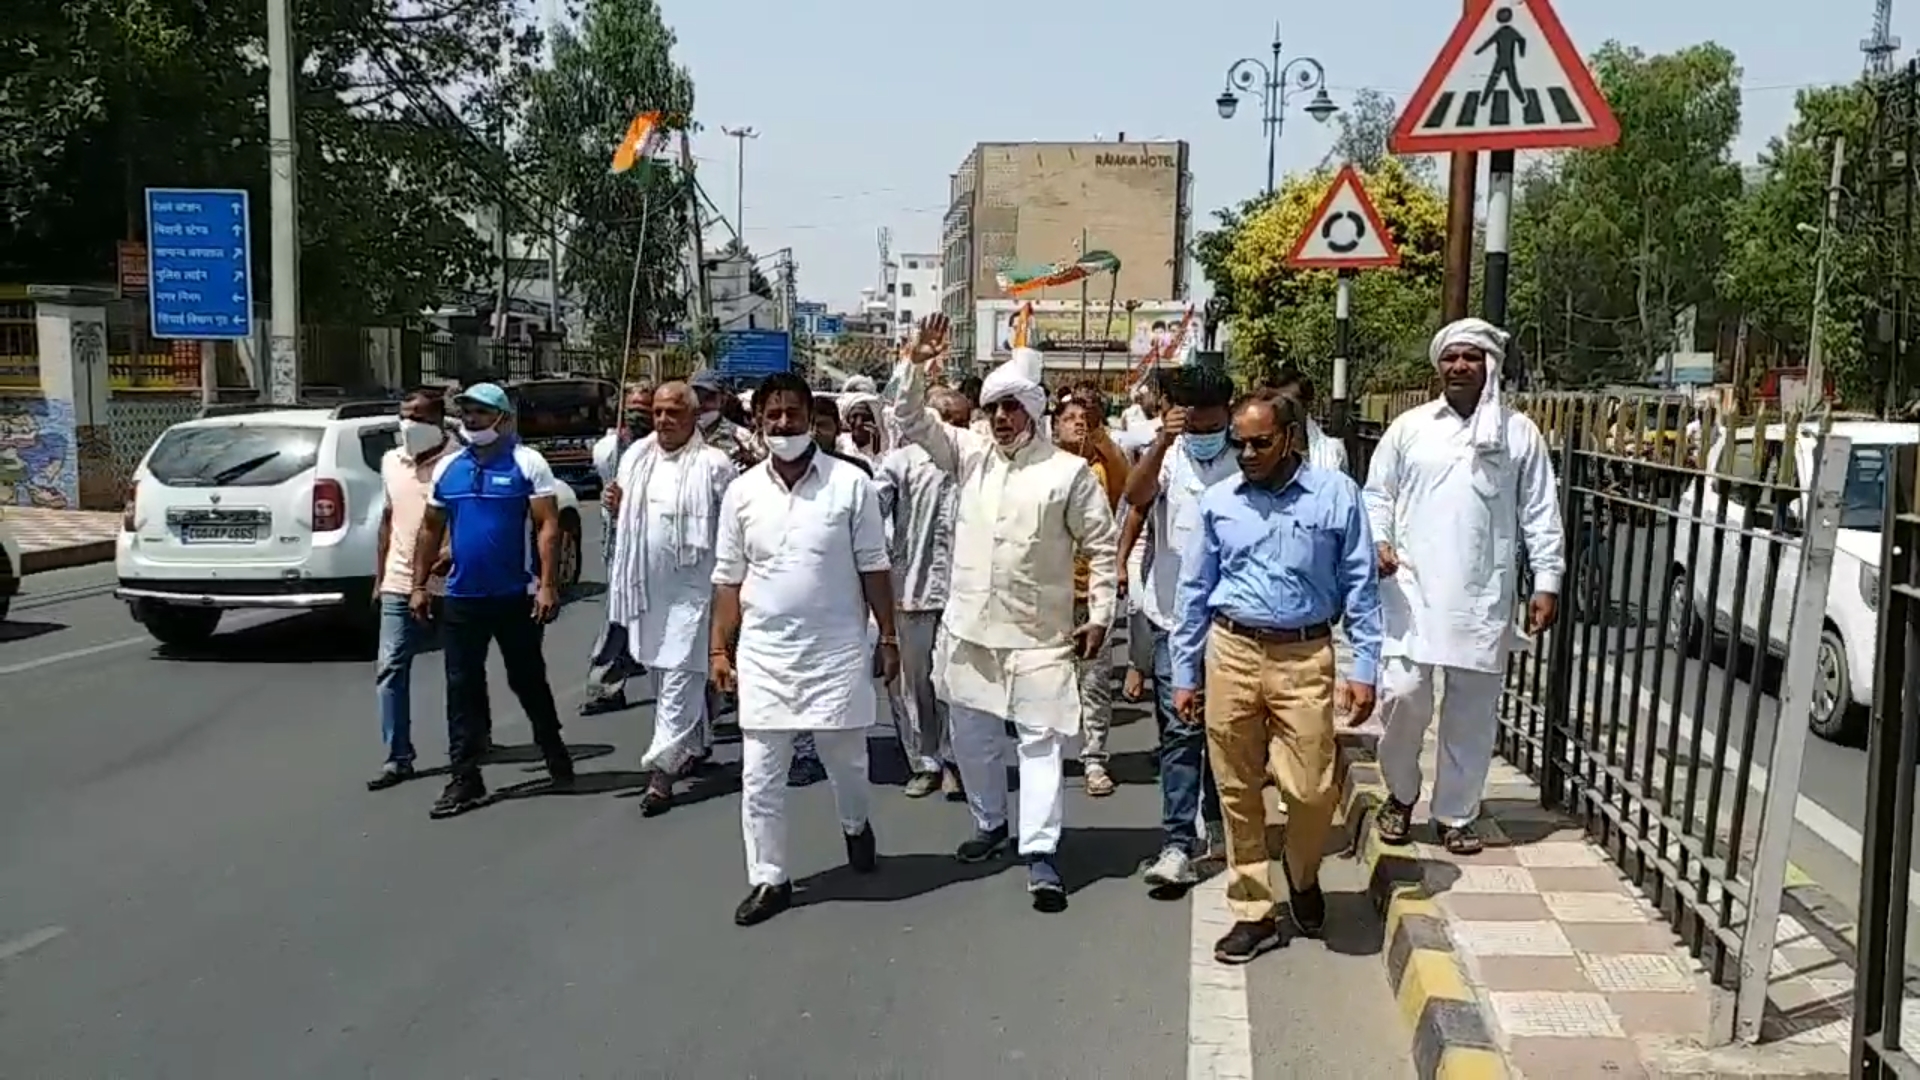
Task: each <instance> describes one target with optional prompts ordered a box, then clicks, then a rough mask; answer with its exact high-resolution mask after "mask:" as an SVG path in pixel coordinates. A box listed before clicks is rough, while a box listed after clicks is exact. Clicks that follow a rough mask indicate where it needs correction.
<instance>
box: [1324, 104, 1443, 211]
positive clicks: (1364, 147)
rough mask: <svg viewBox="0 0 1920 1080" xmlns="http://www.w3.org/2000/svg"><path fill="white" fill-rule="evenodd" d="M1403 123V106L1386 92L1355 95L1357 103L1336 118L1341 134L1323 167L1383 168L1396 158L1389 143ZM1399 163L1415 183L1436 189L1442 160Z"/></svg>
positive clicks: (1422, 158) (1418, 157) (1419, 157)
mask: <svg viewBox="0 0 1920 1080" xmlns="http://www.w3.org/2000/svg"><path fill="white" fill-rule="evenodd" d="M1399 119H1400V106H1399V104H1398V103H1397V102H1395V101H1394V100H1393V99H1392V98H1391V97H1388V96H1387V95H1386V94H1385V93H1383V92H1382V91H1379V90H1374V89H1369V88H1362V89H1360V90H1357V91H1355V92H1354V95H1353V100H1352V101H1351V102H1348V103H1347V104H1346V105H1345V106H1344V107H1342V108H1341V110H1340V111H1339V112H1337V113H1335V114H1333V124H1334V127H1335V129H1336V131H1337V134H1335V135H1334V137H1333V146H1332V148H1331V149H1329V150H1328V151H1327V156H1326V157H1324V158H1322V159H1321V160H1320V167H1321V168H1322V169H1337V168H1339V167H1340V166H1341V165H1342V164H1350V165H1352V166H1354V167H1355V168H1357V169H1363V170H1365V171H1367V172H1372V171H1373V170H1375V169H1377V168H1379V167H1380V164H1381V163H1382V162H1384V161H1386V160H1387V158H1389V157H1394V156H1395V155H1394V154H1393V153H1392V151H1390V150H1389V149H1388V148H1387V142H1388V140H1389V139H1390V138H1391V137H1392V136H1393V125H1394V124H1395V123H1396V122H1397V121H1398V120H1399ZM1398 160H1399V162H1400V164H1401V166H1402V167H1404V168H1405V169H1406V170H1407V172H1408V173H1409V174H1411V175H1412V176H1413V178H1414V179H1416V180H1418V181H1420V182H1421V183H1422V184H1425V185H1427V186H1428V187H1432V186H1434V184H1435V182H1436V180H1437V178H1438V175H1439V167H1438V166H1437V165H1436V164H1435V163H1436V162H1437V161H1438V160H1439V159H1438V158H1435V157H1432V156H1431V155H1426V154H1416V155H1411V156H1407V157H1400V158H1398Z"/></svg>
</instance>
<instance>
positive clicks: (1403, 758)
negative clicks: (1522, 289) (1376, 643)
mask: <svg viewBox="0 0 1920 1080" xmlns="http://www.w3.org/2000/svg"><path fill="white" fill-rule="evenodd" d="M1506 344H1507V336H1506V333H1505V332H1504V331H1502V330H1500V329H1499V328H1497V327H1495V326H1493V325H1491V324H1490V323H1487V322H1484V321H1482V320H1480V319H1462V320H1460V321H1458V322H1454V323H1449V324H1448V325H1446V326H1444V327H1441V329H1440V332H1439V333H1438V334H1435V335H1434V338H1433V344H1432V346H1431V347H1430V348H1429V350H1428V354H1429V356H1430V358H1431V359H1432V361H1433V366H1434V367H1435V368H1436V369H1437V370H1438V371H1439V373H1440V378H1441V383H1442V387H1443V389H1442V392H1441V396H1440V399H1439V400H1438V401H1434V402H1431V403H1429V404H1427V405H1423V406H1421V407H1419V408H1417V409H1409V410H1407V411H1406V412H1404V413H1401V414H1400V416H1399V417H1398V418H1396V419H1395V420H1394V422H1393V423H1392V424H1391V425H1390V426H1389V427H1388V428H1387V431H1386V434H1385V435H1383V436H1381V438H1380V446H1379V448H1378V449H1376V450H1375V451H1374V456H1373V460H1372V461H1371V462H1370V463H1369V465H1368V469H1367V491H1366V500H1367V514H1368V516H1369V517H1370V518H1371V519H1372V522H1373V535H1374V539H1375V541H1377V542H1378V544H1379V564H1380V594H1381V601H1382V603H1383V604H1384V605H1385V608H1386V646H1385V650H1384V651H1385V653H1386V657H1387V659H1386V660H1385V662H1384V665H1383V668H1382V671H1381V696H1382V704H1381V709H1380V712H1381V716H1380V721H1381V726H1382V729H1383V730H1382V732H1381V736H1380V768H1381V772H1382V773H1384V774H1385V776H1386V780H1387V787H1388V789H1389V791H1390V793H1391V794H1390V798H1389V799H1388V801H1387V804H1386V805H1385V806H1383V807H1381V809H1380V816H1379V827H1380V838H1381V839H1382V840H1384V841H1387V842H1389V843H1405V842H1406V841H1407V839H1408V833H1409V830H1410V828H1411V823H1412V817H1413V807H1414V804H1415V803H1416V802H1418V801H1419V799H1420V787H1421V776H1420V753H1421V749H1422V747H1423V745H1424V744H1425V741H1426V730H1427V728H1428V726H1429V725H1431V724H1432V722H1433V713H1434V704H1435V702H1434V698H1435V694H1434V682H1435V681H1436V678H1437V677H1438V675H1439V673H1440V671H1442V670H1445V672H1446V684H1447V692H1446V695H1445V696H1444V698H1442V699H1441V700H1440V702H1439V709H1440V732H1439V738H1440V753H1439V775H1438V776H1436V777H1435V778H1434V783H1433V800H1432V806H1433V820H1434V824H1435V825H1436V826H1437V829H1438V832H1439V838H1440V843H1441V845H1442V846H1444V847H1445V848H1446V849H1447V850H1448V851H1449V852H1450V853H1452V854H1455V855H1471V854H1474V853H1476V852H1478V851H1479V850H1480V848H1481V840H1480V838H1479V837H1478V836H1477V835H1475V833H1474V831H1473V821H1474V818H1476V817H1477V816H1479V810H1480V793H1481V790H1482V788H1484V787H1485V785H1486V782H1487V769H1488V766H1489V765H1490V764H1491V763H1492V760H1493V744H1494V739H1495V736H1496V735H1497V733H1498V731H1499V724H1498V721H1497V717H1496V715H1495V710H1496V709H1497V708H1498V706H1499V703H1500V687H1501V679H1502V677H1503V675H1504V673H1505V671H1506V665H1507V649H1508V648H1509V646H1510V644H1511V637H1512V623H1513V606H1514V593H1515V590H1516V589H1517V588H1518V585H1519V582H1518V581H1516V580H1515V574H1516V573H1518V570H1517V567H1516V563H1517V557H1516V556H1517V553H1516V552H1515V550H1514V547H1515V541H1516V540H1517V541H1518V542H1519V543H1522V544H1525V545H1526V555H1527V565H1529V566H1531V567H1532V568H1533V588H1534V592H1533V596H1532V599H1531V600H1530V602H1529V603H1528V605H1527V629H1528V632H1530V633H1533V634H1539V633H1542V632H1543V631H1545V630H1546V629H1547V628H1548V627H1550V626H1552V625H1553V622H1554V618H1555V616H1556V615H1557V614H1558V607H1559V605H1558V602H1557V594H1558V593H1559V591H1560V577H1561V574H1562V572H1563V571H1564V570H1565V568H1566V564H1565V556H1564V555H1563V541H1562V532H1561V524H1560V502H1559V498H1558V495H1557V492H1558V485H1557V484H1556V483H1555V482H1554V478H1553V461H1552V458H1551V457H1550V455H1549V453H1548V450H1547V445H1546V440H1545V439H1544V438H1542V437H1541V435H1540V429H1539V428H1538V427H1535V426H1534V423H1533V421H1532V420H1531V419H1529V418H1528V417H1527V415H1526V414H1525V413H1520V412H1514V411H1512V410H1509V409H1507V408H1506V407H1505V406H1504V405H1502V404H1501V402H1500V364H1501V361H1503V360H1504V359H1506V355H1505V350H1506ZM1516 534H1517V535H1516Z"/></svg>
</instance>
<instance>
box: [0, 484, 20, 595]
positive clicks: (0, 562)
mask: <svg viewBox="0 0 1920 1080" xmlns="http://www.w3.org/2000/svg"><path fill="white" fill-rule="evenodd" d="M24 565H25V564H24V563H22V562H21V554H20V538H19V537H17V536H15V535H13V527H12V526H10V525H8V524H7V515H6V511H4V510H0V622H6V621H7V609H8V608H11V607H12V606H13V598H14V597H15V596H18V595H19V593H20V578H21V577H22V576H23V572H22V567H23V566H24Z"/></svg>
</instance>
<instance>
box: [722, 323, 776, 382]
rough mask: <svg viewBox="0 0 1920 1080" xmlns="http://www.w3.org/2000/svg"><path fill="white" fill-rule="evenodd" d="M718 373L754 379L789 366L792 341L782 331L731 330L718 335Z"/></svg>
mask: <svg viewBox="0 0 1920 1080" xmlns="http://www.w3.org/2000/svg"><path fill="white" fill-rule="evenodd" d="M719 352H720V356H719V362H718V363H717V364H716V365H715V366H717V367H718V368H719V369H720V374H722V375H730V376H738V377H742V378H749V379H758V378H762V377H764V376H767V375H771V374H773V373H774V372H776V371H787V370H789V369H790V368H791V367H792V365H793V361H792V356H793V353H792V342H791V341H790V340H789V338H788V336H787V332H786V331H785V330H734V331H731V332H729V333H725V334H721V335H720V349H719Z"/></svg>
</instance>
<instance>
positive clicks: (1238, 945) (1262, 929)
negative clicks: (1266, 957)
mask: <svg viewBox="0 0 1920 1080" xmlns="http://www.w3.org/2000/svg"><path fill="white" fill-rule="evenodd" d="M1283 944H1285V943H1284V942H1283V941H1281V940H1280V926H1279V924H1278V923H1276V922H1274V920H1272V919H1261V920H1260V921H1259V922H1237V923H1234V924H1233V929H1231V930H1229V931H1227V935H1226V936H1225V937H1223V938H1221V939H1220V940H1219V941H1216V942H1214V943H1213V958H1214V959H1215V960H1218V961H1220V962H1221V963H1223V964H1244V963H1246V962H1247V961H1249V960H1252V959H1253V958H1254V957H1256V956H1259V955H1260V954H1261V953H1263V952H1271V951H1273V950H1274V949H1277V948H1279V947H1280V946H1281V945H1283Z"/></svg>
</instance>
